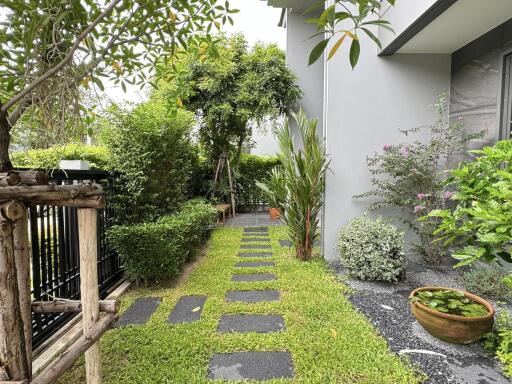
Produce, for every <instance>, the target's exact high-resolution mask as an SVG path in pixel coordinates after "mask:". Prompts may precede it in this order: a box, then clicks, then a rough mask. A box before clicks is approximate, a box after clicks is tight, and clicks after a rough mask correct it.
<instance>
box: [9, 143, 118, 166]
mask: <svg viewBox="0 0 512 384" xmlns="http://www.w3.org/2000/svg"><path fill="white" fill-rule="evenodd" d="M11 158H12V162H13V164H14V166H15V167H20V168H43V169H53V168H59V161H60V160H87V161H88V162H89V163H90V164H91V168H93V169H107V168H108V163H109V154H108V150H107V149H106V148H105V147H94V146H89V145H81V144H68V145H65V146H55V147H51V148H48V149H30V150H28V151H20V152H13V153H12V154H11Z"/></svg>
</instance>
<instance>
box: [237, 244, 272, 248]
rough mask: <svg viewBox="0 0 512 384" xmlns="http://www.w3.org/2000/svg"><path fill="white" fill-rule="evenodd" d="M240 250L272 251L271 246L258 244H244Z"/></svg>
mask: <svg viewBox="0 0 512 384" xmlns="http://www.w3.org/2000/svg"><path fill="white" fill-rule="evenodd" d="M240 249H272V246H271V245H260V244H244V245H241V246H240Z"/></svg>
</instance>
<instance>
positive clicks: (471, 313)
mask: <svg viewBox="0 0 512 384" xmlns="http://www.w3.org/2000/svg"><path fill="white" fill-rule="evenodd" d="M409 300H410V302H411V310H412V313H413V314H414V317H415V318H416V320H418V322H419V323H420V324H421V325H422V326H423V328H425V330H426V331H427V332H428V333H430V334H431V335H432V336H434V337H437V338H438V339H441V340H443V341H446V342H449V343H455V344H469V343H472V342H474V341H477V340H479V339H481V338H482V336H483V335H484V334H486V333H487V332H489V331H491V330H492V327H493V323H494V308H493V306H492V305H491V304H490V303H488V302H487V301H486V300H484V299H482V298H481V297H479V296H476V295H473V294H471V293H468V292H463V291H458V290H455V289H451V288H444V287H422V288H417V289H415V290H414V291H412V293H411V294H410V296H409Z"/></svg>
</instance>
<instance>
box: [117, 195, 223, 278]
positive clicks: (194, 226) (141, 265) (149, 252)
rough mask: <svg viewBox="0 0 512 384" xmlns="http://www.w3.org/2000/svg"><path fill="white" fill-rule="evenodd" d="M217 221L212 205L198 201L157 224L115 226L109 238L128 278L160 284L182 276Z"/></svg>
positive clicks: (192, 202)
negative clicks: (181, 271)
mask: <svg viewBox="0 0 512 384" xmlns="http://www.w3.org/2000/svg"><path fill="white" fill-rule="evenodd" d="M216 217H217V211H216V210H215V209H214V208H213V207H212V206H211V205H209V204H208V203H206V202H204V201H196V200H194V201H190V202H187V203H185V204H184V205H183V208H182V209H181V210H180V211H179V212H178V213H176V214H174V215H169V216H163V217H162V218H160V219H159V220H158V221H157V222H155V223H143V224H135V225H126V226H114V227H112V228H111V229H110V230H109V232H108V237H109V239H110V241H111V242H112V245H113V246H114V248H115V249H116V250H117V251H118V252H119V254H120V255H121V257H122V259H123V263H124V265H125V267H126V274H127V276H129V277H130V278H132V279H133V280H135V281H138V282H141V281H142V282H151V281H158V280H161V279H166V278H172V277H175V276H177V275H178V273H179V271H180V268H181V266H182V265H183V264H184V263H185V262H187V261H188V260H189V258H190V256H191V255H192V254H193V252H194V250H195V248H196V247H197V246H199V245H201V244H202V243H203V242H204V240H205V239H206V237H207V234H208V231H209V230H210V229H211V227H212V225H213V223H214V222H215V219H216Z"/></svg>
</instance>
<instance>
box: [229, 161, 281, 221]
mask: <svg viewBox="0 0 512 384" xmlns="http://www.w3.org/2000/svg"><path fill="white" fill-rule="evenodd" d="M280 164H281V162H280V161H279V159H278V158H277V157H276V156H257V155H249V154H243V155H242V156H241V157H240V163H239V165H238V169H237V172H236V175H235V178H236V183H237V204H238V206H239V210H240V211H252V210H254V209H257V208H258V207H259V205H260V204H261V203H267V199H266V197H265V195H264V193H263V191H262V190H261V189H260V188H258V186H257V185H256V183H257V182H258V181H262V182H263V181H265V180H266V179H267V178H268V177H269V175H270V171H271V170H272V169H274V168H275V167H276V166H278V165H280Z"/></svg>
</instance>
